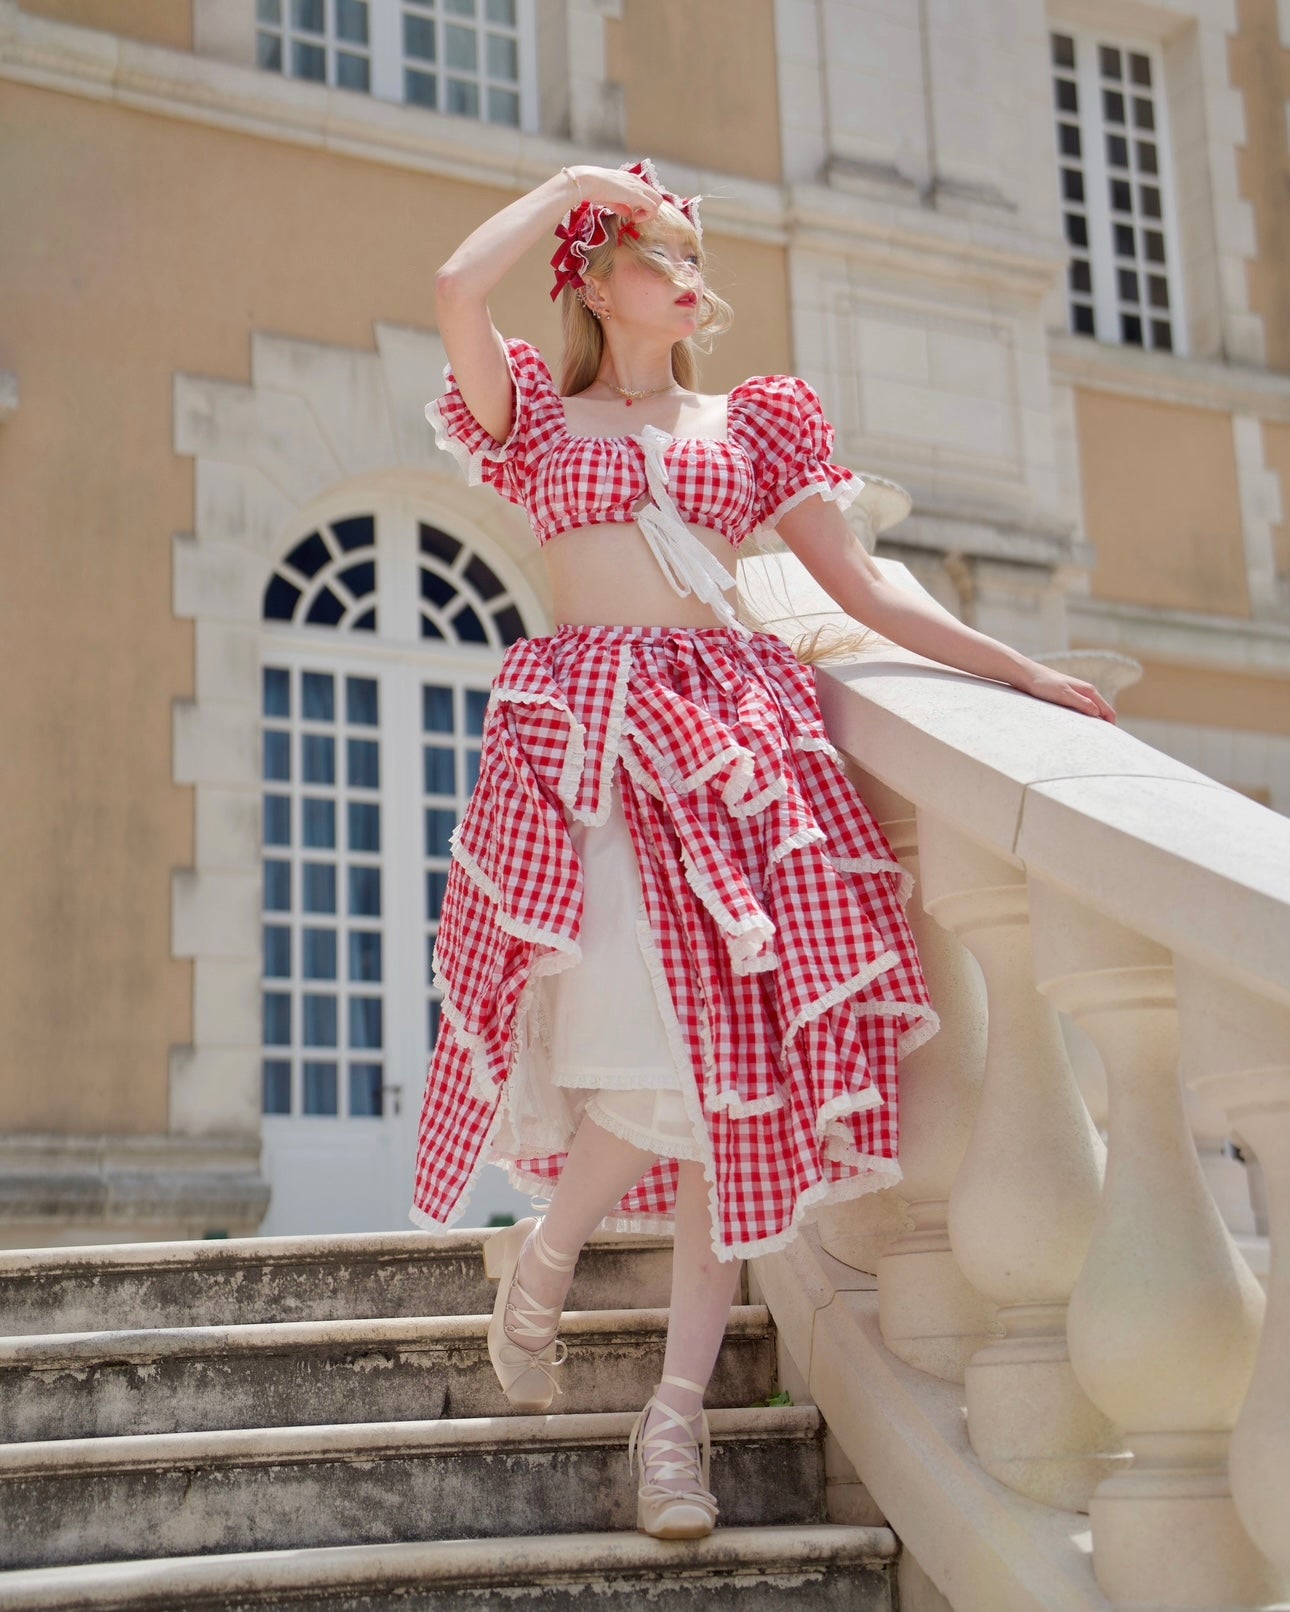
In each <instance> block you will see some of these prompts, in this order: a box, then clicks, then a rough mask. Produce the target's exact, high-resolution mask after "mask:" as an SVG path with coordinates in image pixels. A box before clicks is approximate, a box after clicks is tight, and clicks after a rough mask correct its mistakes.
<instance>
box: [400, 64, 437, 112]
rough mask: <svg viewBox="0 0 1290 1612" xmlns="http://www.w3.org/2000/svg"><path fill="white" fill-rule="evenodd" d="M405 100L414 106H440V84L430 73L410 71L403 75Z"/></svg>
mask: <svg viewBox="0 0 1290 1612" xmlns="http://www.w3.org/2000/svg"><path fill="white" fill-rule="evenodd" d="M403 99H404V100H405V101H407V102H409V104H410V105H412V106H428V107H431V108H434V107H437V106H438V105H439V94H438V84H437V82H436V80H435V79H434V78H433V77H432V75H431V74H429V73H414V72H412V71H411V70H410V69H409V70H408V71H407V72H405V73H404V75H403Z"/></svg>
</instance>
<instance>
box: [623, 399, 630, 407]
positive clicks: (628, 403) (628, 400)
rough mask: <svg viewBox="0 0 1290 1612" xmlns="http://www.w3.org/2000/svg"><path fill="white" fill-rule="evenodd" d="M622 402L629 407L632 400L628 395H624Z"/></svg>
mask: <svg viewBox="0 0 1290 1612" xmlns="http://www.w3.org/2000/svg"><path fill="white" fill-rule="evenodd" d="M623 402H624V403H626V405H627V407H628V408H631V406H632V400H631V398H629V397H625V398H624V399H623Z"/></svg>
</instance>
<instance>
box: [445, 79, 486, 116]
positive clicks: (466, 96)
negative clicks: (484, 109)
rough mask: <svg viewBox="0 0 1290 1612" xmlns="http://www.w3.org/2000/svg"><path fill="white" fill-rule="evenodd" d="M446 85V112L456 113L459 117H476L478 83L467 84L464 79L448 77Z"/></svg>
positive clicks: (477, 111) (477, 110)
mask: <svg viewBox="0 0 1290 1612" xmlns="http://www.w3.org/2000/svg"><path fill="white" fill-rule="evenodd" d="M446 83H447V86H448V104H447V106H446V107H445V108H444V110H445V111H446V112H453V113H456V114H457V115H458V116H459V117H467V118H477V117H478V116H479V85H478V84H468V83H466V82H465V80H464V79H460V78H450V79H447V80H446Z"/></svg>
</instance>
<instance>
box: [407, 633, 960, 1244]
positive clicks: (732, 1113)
mask: <svg viewBox="0 0 1290 1612" xmlns="http://www.w3.org/2000/svg"><path fill="white" fill-rule="evenodd" d="M615 772H616V773H617V777H618V781H619V788H620V791H621V798H622V802H623V809H624V814H625V817H626V821H627V825H628V828H629V830H630V832H631V836H632V841H633V844H634V845H635V848H636V854H637V857H638V860H639V862H640V867H641V883H642V890H643V894H644V899H645V907H646V912H647V915H648V918H649V923H650V928H651V930H652V933H653V937H654V945H655V949H656V953H657V956H656V957H655V958H654V959H653V961H654V964H655V966H661V968H662V969H663V971H664V974H665V977H666V980H667V985H668V990H669V994H670V997H671V1000H672V1004H673V1007H674V1009H675V1018H674V1023H673V1024H672V1026H671V1027H670V1028H671V1030H672V1033H673V1036H674V1041H673V1044H674V1046H677V1047H679V1048H681V1049H683V1056H688V1061H689V1064H690V1067H691V1069H692V1070H693V1072H694V1077H695V1084H694V1087H693V1088H692V1089H691V1090H688V1091H687V1092H685V1093H684V1094H683V1095H685V1097H686V1100H687V1105H688V1106H689V1107H690V1111H691V1115H692V1118H694V1119H695V1120H696V1122H697V1123H698V1130H699V1132H700V1133H702V1135H705V1136H706V1138H707V1148H708V1150H709V1155H708V1158H707V1159H706V1160H705V1165H704V1168H705V1172H706V1175H707V1179H708V1183H709V1193H710V1199H711V1202H712V1205H713V1209H714V1219H715V1222H716V1225H717V1227H718V1236H719V1242H718V1243H716V1244H714V1246H715V1248H716V1252H717V1253H718V1255H719V1257H722V1258H737V1257H747V1256H751V1255H756V1254H759V1253H766V1252H769V1251H770V1250H772V1249H774V1248H777V1247H782V1246H784V1245H785V1243H787V1242H788V1241H789V1240H790V1239H791V1237H792V1236H793V1235H795V1232H796V1228H797V1227H798V1226H799V1225H800V1223H801V1221H802V1218H803V1215H804V1214H805V1212H806V1211H808V1210H809V1209H811V1208H812V1207H813V1206H816V1205H819V1204H821V1203H827V1202H834V1201H837V1200H839V1199H842V1198H847V1197H852V1196H854V1195H856V1194H857V1193H858V1192H862V1191H866V1190H869V1189H871V1188H874V1187H882V1186H888V1185H890V1184H891V1183H892V1182H894V1181H896V1180H898V1179H899V1177H900V1169H899V1165H898V1163H897V1065H898V1062H899V1060H900V1059H901V1058H902V1057H904V1056H905V1055H906V1054H907V1053H908V1052H909V1051H910V1050H912V1048H913V1047H915V1046H917V1045H919V1044H920V1043H921V1042H923V1041H925V1040H926V1039H927V1038H928V1037H929V1036H930V1035H932V1034H933V1033H934V1032H935V1031H936V1030H937V1028H938V1027H939V1020H938V1018H937V1015H936V1013H935V1012H934V1011H933V1009H932V1007H931V1004H930V1002H929V999H928V995H927V989H926V984H925V982H924V979H923V975H922V971H921V968H920V966H919V962H918V957H917V952H916V948H915V944H914V939H913V935H912V933H911V931H910V928H909V925H908V920H907V917H906V915H905V911H904V908H905V904H906V902H907V900H908V897H909V894H910V890H911V888H912V883H913V881H912V876H911V875H910V874H909V873H908V872H907V871H906V870H905V869H903V868H902V867H901V866H900V864H899V863H898V862H897V860H896V858H895V856H894V853H893V852H892V849H891V846H890V844H889V843H888V841H887V839H886V838H885V836H884V835H883V833H882V831H881V829H880V828H879V827H878V825H877V823H876V822H875V821H874V819H873V817H872V815H871V814H870V813H869V811H868V809H867V808H866V807H865V805H864V802H863V801H862V800H861V799H860V797H859V796H858V795H857V794H856V792H855V790H854V789H853V788H852V786H851V784H850V783H849V781H848V779H847V777H846V775H845V773H844V772H843V770H842V767H841V763H840V760H839V758H838V756H837V753H836V751H834V749H833V748H832V746H831V745H830V744H829V741H828V739H827V736H826V734H825V731H824V724H823V721H822V719H821V716H820V710H819V704H818V700H817V696H816V688H815V681H814V676H813V674H812V673H811V671H810V670H809V669H808V668H807V667H804V666H803V665H802V664H801V663H800V662H799V661H798V660H797V659H796V657H795V656H794V655H793V653H792V650H791V649H790V648H789V647H788V645H787V644H785V643H784V642H783V641H782V640H780V639H779V638H777V637H774V636H773V635H771V634H769V633H760V632H759V633H754V634H753V635H752V636H751V637H744V636H743V635H741V634H739V633H737V632H735V631H734V630H733V629H731V628H727V627H703V628H689V627H619V626H604V625H593V626H562V627H560V628H558V629H557V631H556V632H555V633H553V634H549V635H546V636H543V637H539V638H532V639H522V640H520V641H519V642H518V643H515V644H512V645H511V646H510V648H509V649H508V650H507V651H506V654H505V656H504V658H503V662H502V666H501V669H500V671H499V673H498V675H497V678H496V679H495V681H494V684H493V694H492V698H491V700H490V702H489V707H488V713H487V716H486V719H485V724H484V735H483V740H482V754H481V763H480V774H479V782H478V784H477V786H476V788H475V791H474V793H473V795H472V796H471V799H470V802H469V804H468V806H467V809H466V813H465V816H464V818H463V820H462V822H461V823H460V824H459V826H458V828H457V830H456V831H455V833H454V836H453V839H454V847H453V849H454V860H453V863H452V868H451V871H450V874H449V879H448V887H447V893H446V897H445V900H444V904H443V909H442V916H441V920H440V927H439V934H438V937H437V940H436V943H435V948H434V964H435V977H436V984H437V986H438V987H439V989H440V991H441V992H442V993H443V998H444V1002H443V1019H442V1022H441V1027H440V1031H439V1035H438V1039H437V1041H436V1044H435V1049H434V1053H433V1055H432V1058H431V1061H430V1068H429V1072H428V1077H427V1081H426V1089H425V1099H424V1104H423V1109H422V1115H421V1130H420V1142H419V1148H418V1158H417V1171H416V1185H415V1191H414V1201H413V1207H412V1209H411V1211H410V1218H411V1219H412V1220H413V1221H414V1222H416V1223H417V1224H422V1225H429V1226H435V1227H439V1226H447V1225H450V1224H452V1222H453V1221H454V1220H455V1219H456V1218H457V1217H458V1215H459V1214H460V1212H461V1209H462V1207H463V1205H464V1200H465V1198H466V1196H467V1193H468V1191H469V1189H470V1186H471V1184H472V1182H473V1179H474V1177H475V1174H476V1172H477V1171H478V1169H479V1168H480V1166H481V1165H482V1164H483V1163H484V1162H486V1161H487V1160H488V1159H489V1157H490V1151H489V1146H488V1144H489V1142H490V1140H491V1138H492V1136H493V1133H494V1131H495V1130H496V1128H497V1123H498V1119H499V1117H500V1114H499V1110H500V1100H501V1095H502V1089H503V1086H504V1084H505V1082H506V1080H507V1078H508V1076H509V1073H510V1070H511V1068H512V1063H513V1059H514V1057H515V1055H516V1050H517V1047H518V1046H519V1044H520V1037H521V1034H522V1033H523V1032H524V1021H525V1019H526V1018H527V1012H526V1011H525V1012H521V1011H520V1010H521V1006H522V1005H523V1006H524V1008H525V1009H526V1010H527V1006H528V1002H527V1000H525V1001H524V1003H523V1004H522V1002H521V998H522V994H523V993H524V991H525V990H526V987H527V988H528V989H530V990H531V989H533V988H534V986H535V985H536V982H537V975H538V973H541V972H550V971H552V968H553V966H559V965H561V964H562V963H563V964H564V966H568V964H569V962H570V961H575V962H576V960H577V958H578V956H579V931H580V926H581V918H582V872H581V867H580V864H579V861H578V857H577V855H576V852H575V850H574V846H573V842H572V839H571V837H570V834H569V832H568V826H567V818H566V816H565V811H566V808H567V810H568V811H569V812H570V813H571V814H572V815H573V816H575V817H577V818H578V819H580V820H581V821H584V822H588V823H597V822H603V821H604V820H605V818H606V816H607V814H608V811H609V808H610V787H611V780H612V779H613V777H614V776H615ZM520 1140H521V1142H522V1141H523V1138H521V1139H520ZM566 1156H567V1155H566V1154H564V1153H550V1152H547V1153H542V1152H532V1153H530V1154H528V1155H527V1156H517V1157H515V1158H508V1159H507V1160H505V1161H504V1162H506V1163H507V1165H508V1170H509V1173H510V1176H511V1179H512V1181H513V1182H514V1183H515V1184H516V1185H517V1186H520V1187H522V1188H525V1189H528V1190H530V1191H536V1192H549V1191H550V1189H551V1187H552V1185H553V1184H554V1183H555V1181H557V1180H558V1178H559V1175H560V1171H561V1169H562V1168H563V1164H564V1160H565V1158H566ZM677 1168H678V1167H677V1162H676V1160H674V1159H666V1158H660V1159H659V1160H657V1162H656V1163H655V1164H654V1166H653V1167H652V1168H651V1169H650V1170H649V1171H648V1172H647V1173H646V1175H645V1176H644V1177H643V1178H642V1179H641V1180H640V1181H639V1182H638V1183H637V1185H636V1186H635V1187H634V1188H633V1189H632V1190H631V1191H630V1192H629V1193H627V1194H626V1195H625V1196H624V1197H623V1198H622V1200H621V1201H620V1202H619V1204H618V1205H617V1206H616V1208H615V1210H614V1212H613V1214H611V1215H610V1216H608V1217H606V1221H605V1224H606V1225H607V1226H609V1227H611V1228H614V1229H621V1230H642V1231H643V1230H662V1231H670V1230H671V1229H672V1226H673V1219H672V1217H673V1214H674V1209H675V1197H676V1183H677Z"/></svg>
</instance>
